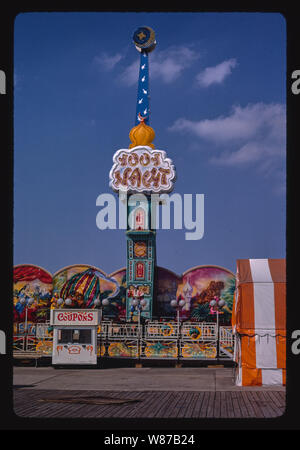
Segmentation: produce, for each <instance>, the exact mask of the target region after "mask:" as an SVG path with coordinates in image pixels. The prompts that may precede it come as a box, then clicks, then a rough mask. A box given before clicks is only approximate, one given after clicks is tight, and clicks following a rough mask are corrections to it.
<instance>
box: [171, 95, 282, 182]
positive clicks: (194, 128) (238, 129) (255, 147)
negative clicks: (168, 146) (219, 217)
mask: <svg viewBox="0 0 300 450" xmlns="http://www.w3.org/2000/svg"><path fill="white" fill-rule="evenodd" d="M285 124H286V112H285V107H284V105H282V104H274V103H273V104H265V103H256V104H249V105H247V106H245V107H244V108H243V107H241V106H235V107H233V110H232V112H231V113H230V114H229V115H228V116H220V117H217V118H215V119H205V120H200V121H198V122H196V121H191V120H187V119H184V118H181V119H178V120H176V121H175V123H174V124H173V125H172V126H171V127H169V130H170V131H174V132H183V133H185V134H189V135H191V136H195V137H198V138H200V139H204V140H206V141H208V142H211V143H212V144H214V145H212V146H211V150H215V151H218V152H219V153H218V154H217V155H213V156H211V158H210V162H211V163H214V164H219V165H223V166H239V167H240V166H248V165H249V164H251V163H252V164H256V165H257V167H258V169H259V170H260V171H261V172H262V173H263V174H265V175H269V174H270V173H273V172H274V171H276V170H277V168H278V167H282V158H283V157H284V155H285V148H286V128H285Z"/></svg>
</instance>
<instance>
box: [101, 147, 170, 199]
mask: <svg viewBox="0 0 300 450" xmlns="http://www.w3.org/2000/svg"><path fill="white" fill-rule="evenodd" d="M113 162H114V165H113V167H112V168H111V171H110V173H109V178H110V187H111V188H112V189H113V190H114V191H115V192H118V191H120V190H121V191H126V192H155V193H162V192H171V191H172V189H173V184H174V181H175V178H176V172H175V167H174V165H173V163H172V160H171V159H170V158H167V155H166V152H164V151H163V150H153V149H151V148H150V147H148V146H140V145H139V146H137V147H134V148H132V149H130V150H127V149H121V150H118V151H117V152H116V153H115V154H114V157H113Z"/></svg>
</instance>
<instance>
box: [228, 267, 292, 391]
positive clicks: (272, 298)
mask: <svg viewBox="0 0 300 450" xmlns="http://www.w3.org/2000/svg"><path fill="white" fill-rule="evenodd" d="M285 291H286V266H285V259H240V260H238V261H237V286H236V291H235V295H234V305H233V311H232V327H233V332H234V333H235V334H236V340H235V342H236V344H235V345H236V347H235V354H236V362H237V363H238V375H237V379H236V384H237V385H239V386H249V385H272V384H285V375H286V372H285V371H286V292H285Z"/></svg>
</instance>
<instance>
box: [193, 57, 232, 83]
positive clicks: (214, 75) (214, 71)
mask: <svg viewBox="0 0 300 450" xmlns="http://www.w3.org/2000/svg"><path fill="white" fill-rule="evenodd" d="M236 66H237V61H236V59H235V58H232V59H228V60H226V61H223V62H221V63H220V64H218V65H216V66H214V67H206V69H204V70H203V71H202V72H200V73H199V74H198V75H197V76H196V80H197V82H198V84H199V85H200V86H202V87H208V86H210V85H211V84H219V83H222V82H223V81H224V80H225V78H227V77H228V75H230V74H231V72H232V69H233V68H234V67H236Z"/></svg>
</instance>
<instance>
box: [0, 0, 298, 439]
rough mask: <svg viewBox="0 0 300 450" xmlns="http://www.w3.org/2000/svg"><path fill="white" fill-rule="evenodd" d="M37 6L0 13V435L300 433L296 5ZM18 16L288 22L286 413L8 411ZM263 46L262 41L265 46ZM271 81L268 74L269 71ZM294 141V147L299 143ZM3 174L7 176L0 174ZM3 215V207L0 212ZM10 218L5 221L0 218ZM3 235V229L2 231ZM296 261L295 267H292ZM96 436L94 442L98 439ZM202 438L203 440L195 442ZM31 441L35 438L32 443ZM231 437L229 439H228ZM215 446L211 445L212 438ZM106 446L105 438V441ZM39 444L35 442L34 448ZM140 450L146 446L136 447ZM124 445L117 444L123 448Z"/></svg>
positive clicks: (10, 394) (10, 405)
mask: <svg viewBox="0 0 300 450" xmlns="http://www.w3.org/2000/svg"><path fill="white" fill-rule="evenodd" d="M47 3H48V5H47V6H44V7H41V6H40V4H38V5H37V4H36V3H35V2H30V3H28V2H26V7H23V8H18V7H16V6H14V5H12V4H8V5H5V9H2V11H1V15H0V42H1V45H0V69H1V70H3V71H4V72H5V73H6V95H0V119H1V166H2V177H1V178H2V180H3V181H4V183H3V189H2V199H4V200H5V201H4V205H5V213H3V214H2V224H4V225H5V227H3V228H2V238H3V240H4V245H2V249H5V252H4V251H3V252H2V255H1V260H2V262H4V261H5V265H4V270H3V269H2V283H3V282H6V286H7V296H6V297H2V299H1V315H0V329H1V330H4V331H5V333H6V337H7V354H6V355H0V373H1V375H0V399H1V401H0V415H1V421H0V429H3V430H38V429H41V430H60V429H61V430H83V429H86V430H97V431H98V433H99V432H100V435H102V436H103V439H104V436H107V435H110V434H111V433H114V434H115V435H119V436H122V435H127V436H129V435H133V436H138V435H140V436H142V435H144V436H145V435H146V434H147V431H146V430H148V432H149V430H152V432H155V431H161V432H163V433H167V432H168V433H173V434H180V432H181V433H187V434H189V433H191V434H194V435H195V437H196V444H195V445H194V446H193V447H195V446H196V447H197V446H200V442H201V441H202V438H201V436H202V435H203V431H205V430H224V431H225V430H238V429H240V430H250V429H251V430H252V429H254V430H271V429H272V430H297V429H299V428H300V421H299V418H298V414H299V412H298V411H299V405H300V389H299V385H300V382H299V378H298V370H297V368H298V367H300V366H299V362H300V355H293V354H292V352H291V345H292V342H293V341H292V338H291V335H292V332H293V330H296V329H300V321H299V317H300V311H299V310H300V307H299V305H300V299H299V294H298V289H297V288H298V285H297V269H298V267H297V250H298V239H297V225H298V223H297V215H296V212H297V203H296V195H297V194H296V183H295V180H297V169H298V168H297V164H296V154H297V152H299V151H300V149H299V133H298V128H299V117H300V114H299V112H300V95H294V94H293V93H292V91H291V84H292V78H291V75H292V72H293V71H294V70H300V52H299V46H298V42H299V40H300V31H299V22H300V16H298V15H297V10H296V8H295V7H294V8H293V7H280V8H270V7H264V6H263V4H262V2H255V3H252V4H251V6H250V7H244V8H241V6H240V5H238V6H236V5H234V4H232V2H231V4H230V2H227V3H226V6H227V8H226V9H224V7H214V6H213V5H211V4H210V5H209V7H201V8H199V9H197V8H189V9H188V8H174V9H173V8H163V7H162V5H159V7H156V8H155V7H153V8H150V7H149V4H147V5H146V7H145V8H141V6H142V5H141V4H140V3H139V4H137V5H136V7H131V8H124V9H120V8H118V9H113V8H99V9H95V8H94V5H93V4H91V6H90V7H88V4H85V6H86V8H69V7H65V6H62V4H61V3H60V4H58V5H57V6H55V4H53V3H50V2H47ZM22 12H195V13H197V12H221V13H222V12H225V13H226V12H241V13H242V12H264V13H268V12H270V13H271V12H276V13H281V14H282V15H283V16H284V18H285V20H286V29H287V73H286V83H287V84H286V97H287V223H286V225H287V236H286V238H287V240H286V243H287V253H286V256H287V386H286V395H287V408H286V411H285V413H284V415H283V416H281V417H278V418H275V419H217V418H212V419H199V420H198V419H179V420H178V421H177V420H175V419H169V420H168V419H156V420H155V419H149V420H146V419H115V420H113V419H109V418H108V419H61V418H59V419H54V418H49V419H38V418H36V419H27V418H22V417H18V416H16V415H15V414H14V412H13V389H12V368H13V358H12V345H11V344H12V308H11V302H10V298H11V292H12V271H13V256H12V255H13V251H12V250H13V48H14V19H15V17H16V16H17V15H18V14H19V13H22ZM262 45H263V43H262ZM269 76H270V78H271V77H272V73H270V74H269ZM297 144H298V145H297ZM3 175H4V176H3ZM2 211H3V207H2ZM4 217H5V219H7V218H8V220H5V219H4ZM3 231H4V232H3ZM293 263H294V264H293ZM100 435H99V438H100ZM199 438H200V439H199ZM33 439H34V438H33ZM231 439H232V436H231ZM212 442H214V443H215V442H216V441H215V438H213V440H212ZM102 443H103V441H102ZM38 445H40V444H38ZM139 447H144V445H141V446H139ZM120 448H121V447H120Z"/></svg>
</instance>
